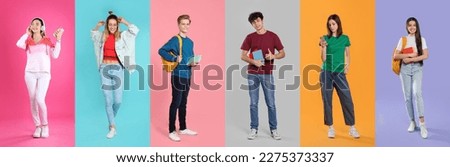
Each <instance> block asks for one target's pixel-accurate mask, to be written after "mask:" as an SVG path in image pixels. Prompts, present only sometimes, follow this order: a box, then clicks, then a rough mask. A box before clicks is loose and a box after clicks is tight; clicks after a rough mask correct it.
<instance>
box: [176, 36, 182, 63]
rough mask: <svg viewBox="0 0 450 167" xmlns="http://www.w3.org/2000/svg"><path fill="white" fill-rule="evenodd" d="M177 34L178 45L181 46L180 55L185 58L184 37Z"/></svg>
mask: <svg viewBox="0 0 450 167" xmlns="http://www.w3.org/2000/svg"><path fill="white" fill-rule="evenodd" d="M176 36H177V38H178V46H180V50H179V51H180V53H179V54H180V57H181V58H183V55H182V53H183V39H181V36H180V35H179V34H177V35H176Z"/></svg>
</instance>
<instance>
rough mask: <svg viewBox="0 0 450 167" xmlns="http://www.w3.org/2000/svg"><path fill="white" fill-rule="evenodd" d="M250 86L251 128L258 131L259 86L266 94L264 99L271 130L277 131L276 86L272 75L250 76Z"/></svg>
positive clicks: (248, 77)
mask: <svg viewBox="0 0 450 167" xmlns="http://www.w3.org/2000/svg"><path fill="white" fill-rule="evenodd" d="M247 79H248V86H249V94H250V120H251V122H250V128H251V129H256V130H258V126H259V118H258V101H259V86H260V85H261V86H262V88H263V92H264V98H265V100H266V105H267V109H268V113H269V126H270V130H274V129H277V109H276V107H275V85H274V81H273V76H272V75H271V74H248V76H247Z"/></svg>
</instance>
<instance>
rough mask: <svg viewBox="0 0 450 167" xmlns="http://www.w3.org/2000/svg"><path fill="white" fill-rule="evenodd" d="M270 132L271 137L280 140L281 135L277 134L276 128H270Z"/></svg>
mask: <svg viewBox="0 0 450 167" xmlns="http://www.w3.org/2000/svg"><path fill="white" fill-rule="evenodd" d="M271 133H272V134H271V136H272V138H274V139H275V140H281V136H280V134H278V131H277V130H276V129H274V130H272V132H271Z"/></svg>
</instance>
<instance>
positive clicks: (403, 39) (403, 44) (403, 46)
mask: <svg viewBox="0 0 450 167" xmlns="http://www.w3.org/2000/svg"><path fill="white" fill-rule="evenodd" d="M406 42H407V41H406V37H402V50H403V49H405V47H406Z"/></svg>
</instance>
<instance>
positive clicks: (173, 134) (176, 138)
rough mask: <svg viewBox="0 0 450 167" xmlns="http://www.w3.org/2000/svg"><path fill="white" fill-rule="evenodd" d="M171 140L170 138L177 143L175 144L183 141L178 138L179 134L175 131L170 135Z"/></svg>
mask: <svg viewBox="0 0 450 167" xmlns="http://www.w3.org/2000/svg"><path fill="white" fill-rule="evenodd" d="M169 138H170V140H172V141H175V142H179V141H181V139H180V137H178V134H177V132H175V131H173V132H172V133H169Z"/></svg>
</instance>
